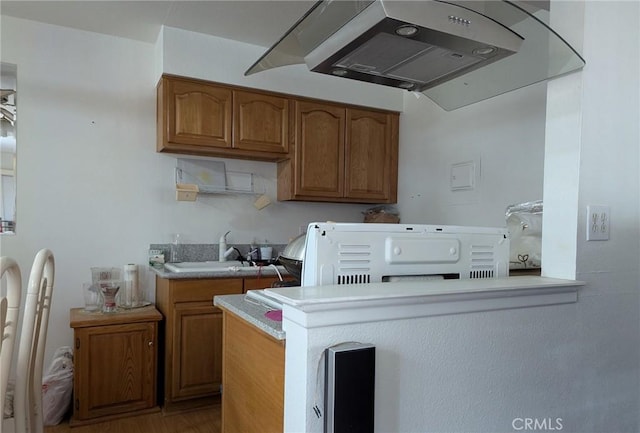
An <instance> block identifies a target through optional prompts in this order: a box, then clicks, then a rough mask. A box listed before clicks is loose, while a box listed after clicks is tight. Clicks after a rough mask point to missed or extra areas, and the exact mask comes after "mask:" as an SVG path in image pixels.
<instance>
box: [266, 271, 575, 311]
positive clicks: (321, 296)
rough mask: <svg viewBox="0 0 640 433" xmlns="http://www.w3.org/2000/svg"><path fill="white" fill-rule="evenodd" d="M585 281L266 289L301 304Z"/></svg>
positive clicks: (486, 292) (489, 293) (508, 291)
mask: <svg viewBox="0 0 640 433" xmlns="http://www.w3.org/2000/svg"><path fill="white" fill-rule="evenodd" d="M582 285H584V283H583V282H581V281H574V280H563V279H556V278H546V277H537V276H518V277H504V278H482V279H460V280H430V281H415V282H398V283H394V284H391V283H370V284H351V285H326V286H313V287H283V288H271V289H265V293H266V294H268V295H269V296H272V297H274V298H276V299H278V300H280V301H281V302H283V303H284V304H287V305H292V306H295V307H298V308H303V307H305V306H312V305H316V304H324V305H328V304H338V303H344V302H353V301H356V302H361V301H382V302H386V303H389V302H391V300H394V299H411V298H417V297H420V298H423V299H426V300H428V299H429V298H431V299H434V300H435V301H436V302H438V301H440V299H439V298H440V297H442V296H460V295H473V296H474V297H496V296H506V297H509V296H515V295H516V294H517V293H518V292H526V291H530V290H533V289H542V290H544V289H553V288H562V287H575V286H582Z"/></svg>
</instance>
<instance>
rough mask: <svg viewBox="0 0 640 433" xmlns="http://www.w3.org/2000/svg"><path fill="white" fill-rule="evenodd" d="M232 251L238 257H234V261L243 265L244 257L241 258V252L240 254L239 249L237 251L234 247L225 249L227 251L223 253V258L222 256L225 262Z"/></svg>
mask: <svg viewBox="0 0 640 433" xmlns="http://www.w3.org/2000/svg"><path fill="white" fill-rule="evenodd" d="M234 251H235V252H236V254H237V255H238V256H237V257H236V260H237V261H239V262H240V264H241V265H244V262H245V260H244V257H242V253H241V252H240V250H239V249H237V248H236V247H229V248H228V249H227V251H225V252H224V254H223V256H224V258H225V260H226V259H227V258H228V257H229V256H230V255H231V253H233V252H234Z"/></svg>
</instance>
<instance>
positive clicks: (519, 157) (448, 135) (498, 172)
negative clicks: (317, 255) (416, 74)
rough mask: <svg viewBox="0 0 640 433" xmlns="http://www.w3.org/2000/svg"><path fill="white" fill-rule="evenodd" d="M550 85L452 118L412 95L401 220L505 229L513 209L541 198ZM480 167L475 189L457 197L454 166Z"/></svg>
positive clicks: (404, 135) (405, 127) (404, 120)
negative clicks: (470, 163) (452, 182)
mask: <svg viewBox="0 0 640 433" xmlns="http://www.w3.org/2000/svg"><path fill="white" fill-rule="evenodd" d="M545 92H546V84H544V83H542V84H536V85H533V86H529V87H526V88H524V89H519V90H517V91H513V92H511V93H507V94H504V95H500V96H497V97H495V98H492V99H489V100H486V101H482V102H479V103H476V104H473V105H470V106H468V107H464V108H460V109H458V110H454V111H451V112H445V111H444V110H442V109H441V108H440V107H438V106H437V105H435V103H433V102H432V101H431V100H429V99H428V98H427V97H424V96H422V97H420V98H419V99H416V97H415V96H414V95H413V94H411V93H407V94H406V95H405V111H404V113H403V115H402V116H401V117H400V134H401V144H402V145H401V147H400V155H399V166H400V167H401V170H400V176H399V180H398V182H399V185H398V193H399V196H398V208H399V210H400V214H401V218H402V222H407V223H427V224H454V225H479V226H496V227H504V226H505V225H506V222H505V210H506V208H507V206H509V205H511V204H514V203H520V202H526V201H532V200H540V199H542V173H543V161H544V122H545V108H544V107H545V98H546V93H545ZM467 161H474V162H475V164H476V185H475V189H473V190H471V191H460V190H456V191H452V190H451V187H450V181H449V179H450V173H451V165H452V164H456V163H460V162H467Z"/></svg>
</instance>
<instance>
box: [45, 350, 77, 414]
mask: <svg viewBox="0 0 640 433" xmlns="http://www.w3.org/2000/svg"><path fill="white" fill-rule="evenodd" d="M72 394H73V351H72V350H71V348H70V347H69V346H63V347H60V348H58V349H57V350H56V351H55V353H54V354H53V361H52V362H51V365H50V366H49V370H48V371H47V373H46V375H45V376H44V377H43V378H42V419H43V422H44V425H56V424H60V422H61V421H62V419H63V418H64V415H65V414H66V413H67V411H68V410H69V406H70V405H71V398H72V397H71V396H72Z"/></svg>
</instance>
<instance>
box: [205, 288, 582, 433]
mask: <svg viewBox="0 0 640 433" xmlns="http://www.w3.org/2000/svg"><path fill="white" fill-rule="evenodd" d="M581 285H582V283H580V282H577V281H572V280H560V279H552V278H544V277H536V276H521V277H508V278H488V279H479V280H440V281H424V282H402V283H371V284H360V285H328V286H315V287H298V288H274V289H266V290H265V293H267V294H268V295H270V296H272V297H274V298H276V299H278V300H280V301H281V302H282V304H283V307H282V313H283V322H282V329H283V331H284V332H285V333H286V346H285V349H284V372H285V373H284V376H285V381H284V383H285V385H284V421H283V423H284V426H283V430H279V431H285V432H300V431H305V432H310V433H314V432H321V431H323V425H322V424H323V419H321V418H320V419H318V417H317V416H316V415H315V413H314V411H313V407H314V406H315V405H317V404H318V403H320V404H321V402H322V399H321V398H318V397H317V395H318V393H320V395H321V394H322V389H320V390H317V389H316V387H317V377H316V375H317V371H318V365H319V364H318V363H319V362H320V359H321V355H322V352H323V350H324V348H327V347H329V346H333V345H335V344H338V343H342V342H346V341H359V342H363V343H371V344H373V345H375V346H376V379H375V380H376V385H375V413H376V420H375V423H376V430H375V431H376V432H386V431H398V432H401V431H404V432H408V431H427V430H438V431H441V430H443V429H445V425H447V423H449V425H451V423H452V422H454V423H457V424H456V426H455V429H458V428H460V429H461V430H464V429H465V428H466V430H468V428H469V427H468V423H470V422H472V420H473V419H474V417H483V416H493V417H495V419H499V417H500V416H502V417H504V414H501V413H500V410H501V409H500V404H498V403H499V402H498V403H495V402H493V401H492V400H491V399H484V400H482V399H479V395H480V394H477V393H479V392H484V395H488V394H487V393H491V392H492V389H494V388H492V387H497V386H500V387H507V388H512V387H514V386H533V385H535V384H531V383H529V380H533V379H532V377H531V376H530V375H529V374H527V371H526V369H525V371H520V368H522V367H521V365H525V366H528V365H529V364H531V363H532V359H534V356H532V355H531V352H532V349H529V350H527V347H532V348H538V349H544V350H549V349H550V348H552V347H553V345H554V344H557V343H558V342H557V341H556V338H557V337H556V336H555V335H554V333H555V334H558V335H560V336H562V335H563V334H564V333H565V332H564V331H565V330H558V329H556V328H554V326H555V325H554V324H555V323H557V320H556V317H558V316H559V315H566V314H575V313H574V311H575V304H576V302H577V299H578V288H579V287H580V286H581ZM241 298H242V297H236V296H217V297H216V298H215V300H214V303H215V304H216V305H217V306H219V307H221V308H222V309H223V311H224V316H225V322H224V326H229V327H230V330H229V333H228V334H227V330H226V329H225V331H224V335H225V340H224V348H223V352H224V355H223V356H224V359H225V360H226V359H237V353H240V352H239V351H240V350H246V351H247V352H246V353H250V352H251V351H252V350H253V351H254V356H258V357H260V359H261V362H260V369H259V370H260V372H259V373H260V374H257V373H258V372H257V369H253V372H254V373H256V374H255V375H256V376H258V378H259V379H260V380H264V379H265V376H264V373H263V370H262V369H263V367H264V366H265V365H266V364H268V363H270V362H274V363H275V365H277V366H278V367H277V368H276V371H278V369H279V368H281V367H279V366H280V363H281V362H282V358H278V352H277V351H274V352H273V355H269V356H268V357H264V356H263V355H262V352H258V351H257V350H255V347H257V346H255V343H253V340H251V339H248V338H245V336H243V337H242V338H239V337H238V333H235V335H234V331H233V329H232V328H234V327H235V326H236V325H237V324H239V323H240V322H242V321H244V323H243V325H244V326H246V327H247V328H246V329H250V328H251V327H252V325H251V324H250V322H249V321H246V319H243V314H242V311H238V310H242V309H243V308H245V307H247V305H250V304H247V303H246V302H244V304H241V303H239V302H241V301H242V300H241ZM251 308H255V306H253V307H251ZM263 311H266V310H263ZM262 314H264V312H262ZM227 324H229V325H227ZM505 330H508V331H509V332H508V333H505V332H504V331H505ZM253 331H254V332H261V333H262V338H264V339H269V338H270V339H272V340H273V342H274V344H275V345H282V343H279V340H277V339H276V338H274V337H272V336H268V334H267V333H265V332H264V331H258V330H257V329H256V328H255V327H254V329H253ZM400 337H401V338H400ZM234 338H235V340H233V339H234ZM243 345H244V349H239V347H240V348H242V346H243ZM252 345H253V346H252ZM282 346H284V345H282ZM228 347H229V349H230V350H231V351H233V354H229V358H227V353H226V351H227V348H228ZM280 347H281V346H280ZM471 353H473V354H474V356H475V358H474V357H473V356H471ZM543 353H547V352H543ZM496 355H497V360H496ZM279 356H282V355H279ZM232 357H235V358H232ZM537 358H541V359H537ZM537 358H535V359H536V361H535V363H534V365H535V366H537V367H536V368H549V369H551V368H558V366H557V365H556V363H555V362H554V360H553V359H550V356H549V355H544V356H538V357H537ZM514 360H517V361H518V362H515V363H514ZM227 365H228V364H225V365H224V368H225V370H226V368H227ZM514 365H516V367H514ZM234 367H235V365H234ZM532 368H533V367H532ZM226 377H227V376H226V373H224V372H223V386H224V389H225V393H229V395H233V393H234V391H235V390H234V389H233V386H234V384H233V382H229V383H226V382H225V378H226ZM267 377H270V378H271V379H274V381H272V382H270V386H267V387H265V384H264V383H261V384H255V386H254V387H253V388H249V389H251V390H252V392H262V393H263V394H261V396H266V397H265V398H267V399H268V398H269V397H272V401H271V402H270V404H273V406H272V407H271V409H270V410H271V412H268V413H269V414H270V415H273V410H275V409H274V407H278V406H277V404H278V399H279V398H280V397H279V395H278V394H277V393H276V392H275V391H277V388H276V387H277V386H278V385H277V383H279V382H277V381H275V378H276V376H275V375H273V376H269V375H268V376H267ZM271 379H270V380H271ZM503 382H504V383H503ZM514 382H515V385H514V384H513V383H514ZM245 386H246V385H245ZM320 386H322V385H320ZM532 391H533V392H534V393H535V389H534V388H532ZM224 397H225V396H224V395H223V413H230V412H231V413H234V412H235V411H236V410H238V408H237V407H236V406H235V405H237V402H234V401H228V400H225V399H224ZM533 397H535V395H533V396H531V395H530V394H526V393H523V395H522V396H521V397H518V398H515V400H516V401H517V400H518V399H526V398H533ZM318 399H319V400H320V402H318V401H317V400H318ZM452 399H453V400H452ZM455 399H457V401H460V402H462V406H460V407H461V408H465V407H471V408H473V409H474V410H471V411H469V412H468V413H467V415H466V417H465V416H460V418H459V419H456V420H454V421H452V420H451V415H450V412H451V411H452V410H454V409H453V408H451V407H450V406H448V405H446V404H445V403H446V402H450V401H454V400H455ZM226 405H227V406H228V407H225V406H226ZM445 406H446V407H445ZM426 408H429V409H428V412H429V416H428V417H427V416H426V415H425V410H426ZM456 410H457V409H456ZM460 410H462V409H460ZM454 412H455V410H454ZM483 413H486V414H488V415H486V414H485V415H483ZM456 416H458V415H456ZM514 416H515V415H514ZM255 418H257V420H254V421H253V422H259V421H260V417H258V416H256V417H255ZM427 418H428V419H427ZM224 422H225V418H224V416H223V426H224ZM505 423H506V421H505ZM463 427H464V428H463ZM496 428H497V427H496ZM223 431H225V433H228V432H229V431H234V430H226V429H224V427H223ZM264 431H267V430H264ZM269 431H271V430H269ZM273 431H277V430H273Z"/></svg>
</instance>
